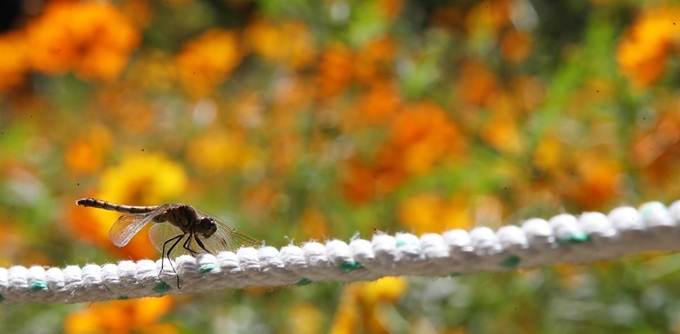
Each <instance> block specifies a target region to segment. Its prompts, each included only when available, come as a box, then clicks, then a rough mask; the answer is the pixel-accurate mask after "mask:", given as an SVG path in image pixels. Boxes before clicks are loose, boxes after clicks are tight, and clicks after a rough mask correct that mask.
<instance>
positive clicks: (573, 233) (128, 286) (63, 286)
mask: <svg viewBox="0 0 680 334" xmlns="http://www.w3.org/2000/svg"><path fill="white" fill-rule="evenodd" d="M679 237H680V200H679V201H676V202H675V203H673V204H672V205H671V206H670V207H669V208H667V207H666V206H664V205H663V204H661V203H659V202H650V203H646V204H644V205H642V206H641V207H640V208H639V210H636V209H635V208H632V207H619V208H616V209H614V210H612V211H611V212H610V213H609V215H604V214H602V213H598V212H587V213H583V214H582V215H581V216H579V217H575V216H572V215H568V214H561V215H558V216H555V217H553V218H551V219H550V220H549V221H546V220H543V219H538V218H534V219H529V220H527V221H525V222H524V223H523V224H522V225H521V226H514V225H513V226H503V227H501V228H500V229H498V231H496V232H494V231H493V230H491V229H489V228H487V227H477V228H475V229H473V230H471V231H470V232H467V231H464V230H451V231H448V232H445V233H443V234H425V235H423V236H421V237H420V238H418V237H416V236H414V235H412V234H408V233H397V234H396V235H395V236H391V235H387V234H383V233H377V234H375V235H374V236H373V239H372V240H371V241H367V240H362V239H355V240H352V241H351V242H350V243H349V245H348V244H347V243H345V242H343V241H340V240H331V241H328V242H327V243H326V244H325V245H324V244H321V243H318V242H308V243H306V244H304V245H303V246H302V248H300V247H298V246H293V245H290V246H285V247H283V248H281V250H278V249H276V248H273V247H262V248H260V249H254V248H241V249H239V250H238V251H237V252H236V253H233V252H221V253H219V254H217V255H216V256H215V255H211V254H201V255H199V256H198V257H197V258H193V257H191V256H187V255H184V256H180V257H178V258H177V259H175V262H174V264H175V268H176V269H177V273H178V275H179V277H180V280H181V289H178V288H177V285H176V279H177V276H176V274H175V273H174V272H173V271H172V269H170V268H171V267H170V265H169V263H165V264H164V266H163V271H162V272H159V270H160V268H161V261H169V260H167V259H162V260H158V261H155V262H154V261H151V260H141V261H137V262H133V261H121V262H119V263H118V264H110V263H109V264H105V265H103V266H99V265H96V264H88V265H85V266H84V267H82V268H80V267H78V266H67V267H65V268H63V269H61V268H49V269H47V270H45V269H44V268H43V267H40V266H33V267H30V268H25V267H21V266H14V267H11V268H9V269H5V268H0V303H78V302H90V301H103V300H112V299H128V298H140V297H158V296H163V295H166V294H184V293H191V292H196V291H202V290H218V289H228V288H231V289H240V288H244V287H249V286H290V285H306V284H309V283H311V282H314V281H326V282H330V281H334V282H353V281H366V280H375V279H378V278H380V277H384V276H399V275H410V276H449V275H455V274H469V273H475V272H481V271H502V270H508V269H513V268H526V267H535V266H539V265H545V264H553V263H559V262H572V263H582V262H589V261H593V260H600V259H611V258H616V257H620V256H623V255H627V254H633V253H637V252H641V251H647V250H662V251H677V250H680V238H679Z"/></svg>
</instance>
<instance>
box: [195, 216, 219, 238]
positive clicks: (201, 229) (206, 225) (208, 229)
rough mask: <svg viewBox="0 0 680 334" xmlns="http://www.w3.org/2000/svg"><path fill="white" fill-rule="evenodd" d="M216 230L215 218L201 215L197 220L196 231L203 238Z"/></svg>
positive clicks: (208, 236)
mask: <svg viewBox="0 0 680 334" xmlns="http://www.w3.org/2000/svg"><path fill="white" fill-rule="evenodd" d="M216 231H217V224H215V220H214V219H212V218H210V217H203V218H201V219H200V220H199V221H198V227H197V229H196V232H197V233H198V234H200V235H201V236H203V237H204V238H210V236H211V235H213V234H215V232H216Z"/></svg>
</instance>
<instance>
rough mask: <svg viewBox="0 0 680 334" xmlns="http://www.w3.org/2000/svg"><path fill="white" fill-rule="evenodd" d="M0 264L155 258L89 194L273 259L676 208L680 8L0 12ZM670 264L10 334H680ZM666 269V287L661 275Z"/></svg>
mask: <svg viewBox="0 0 680 334" xmlns="http://www.w3.org/2000/svg"><path fill="white" fill-rule="evenodd" d="M0 12H3V13H6V15H5V14H3V15H0V19H1V20H3V21H2V22H0V54H1V55H2V56H0V217H2V224H0V244H1V245H2V248H3V251H2V252H1V254H0V266H2V267H9V266H11V265H15V264H16V265H23V266H30V265H34V264H37V265H42V266H59V267H63V266H64V265H67V264H78V265H81V266H82V265H85V264H86V263H104V262H115V261H118V260H121V259H142V258H152V259H155V258H158V257H159V256H160V255H159V254H158V252H157V251H156V250H155V249H154V247H153V245H152V244H151V243H150V242H149V240H148V237H147V229H148V227H147V229H145V230H143V231H142V232H140V233H139V235H138V236H136V237H135V238H133V239H132V241H131V242H130V243H129V245H128V246H126V247H123V248H117V247H115V246H114V245H113V244H112V243H111V242H110V241H109V239H108V230H109V228H110V227H111V225H112V224H113V223H114V222H115V220H116V219H117V217H118V216H119V215H118V214H116V213H111V212H106V211H102V210H93V209H86V208H81V207H76V206H75V205H74V204H73V202H74V200H76V199H78V198H81V197H96V198H102V199H105V200H108V201H112V202H116V203H122V204H133V205H156V204H162V203H167V202H186V203H190V204H192V205H195V206H197V207H199V208H200V209H202V210H205V211H208V212H211V213H213V214H215V215H216V216H218V217H221V218H223V219H225V220H228V221H229V222H231V223H232V224H234V225H235V227H236V228H238V229H239V231H241V232H243V233H245V234H248V235H251V236H253V237H255V238H257V239H261V240H264V241H265V242H266V243H267V244H268V245H272V246H275V247H280V246H283V245H286V244H288V243H289V242H290V240H292V241H293V242H295V243H300V242H304V241H307V240H310V239H311V240H317V241H320V242H323V241H325V240H328V239H333V238H338V239H343V240H349V239H350V238H352V237H353V236H354V235H355V234H356V233H359V235H360V236H361V237H363V238H370V236H371V235H372V234H373V233H374V231H386V232H388V233H394V232H399V231H404V232H412V233H415V234H423V233H430V232H433V233H441V232H444V231H446V230H450V229H458V228H459V229H465V230H469V229H471V228H474V227H476V226H482V225H483V226H489V227H492V228H498V227H500V226H502V225H508V224H519V223H521V221H522V220H523V219H527V218H532V217H540V218H549V217H550V216H551V215H555V214H558V213H561V212H565V211H566V212H571V213H579V212H582V211H601V212H608V211H609V210H611V209H612V208H614V207H616V206H618V205H622V204H630V205H636V204H639V203H642V202H646V201H651V200H659V201H663V202H665V203H669V202H670V201H673V200H676V199H678V198H680V196H679V194H680V183H679V182H673V181H674V180H676V179H678V178H680V96H679V95H678V93H677V89H678V87H679V86H680V84H679V82H678V75H677V74H676V73H677V72H678V69H679V68H680V65H679V64H680V61H679V60H680V54H679V52H680V5H678V4H677V3H676V2H674V1H654V2H649V3H643V2H640V3H636V2H626V1H624V2H616V1H599V0H598V1H595V0H591V1H587V0H583V1H577V2H569V3H565V2H538V1H528V0H512V1H511V0H484V1H476V2H475V1H473V2H470V1H468V2H465V1H462V2H439V3H437V2H417V1H415V2H414V1H403V0H375V1H373V0H371V1H353V0H330V1H323V2H319V1H312V0H301V1H293V2H290V1H260V0H257V1H234V0H220V1H202V0H183V1H179V0H174V1H156V0H143V1H133V0H121V1H76V0H46V1H25V2H22V1H9V2H6V3H5V4H2V5H0ZM679 261H680V258H678V256H677V255H665V254H657V253H654V254H646V255H644V256H633V257H628V258H626V259H621V260H614V261H609V262H605V263H598V264H597V265H592V266H575V265H559V266H553V267H545V268H538V269H535V270H525V271H515V272H508V273H501V274H498V273H496V274H478V275H468V276H456V277H447V278H438V279H434V278H425V279H417V278H403V277H402V278H385V279H382V280H379V281H376V282H360V283H355V284H349V285H342V284H326V283H324V284H320V283H319V284H310V285H305V286H299V287H291V288H281V289H272V290H268V289H248V290H246V291H221V292H214V293H206V294H196V295H189V296H181V297H170V296H166V297H163V298H159V299H142V300H121V301H114V302H109V303H96V304H91V305H72V306H64V305H43V306H37V307H36V308H26V307H24V306H13V308H11V309H9V308H8V309H3V310H2V311H0V322H1V323H2V324H3V326H4V328H3V330H4V331H7V332H38V329H39V332H42V333H51V332H55V333H60V332H67V333H131V332H164V333H174V332H201V333H202V332H230V333H240V332H243V333H252V332H296V333H318V332H333V333H356V332H369V333H392V332H396V333H412V332H418V333H435V332H442V333H468V332H470V333H487V332H522V333H533V332H537V333H538V332H541V333H543V332H547V333H562V332H575V331H587V332H593V330H594V329H595V331H602V332H605V331H606V332H612V331H621V332H631V333H648V332H676V333H677V332H680V331H679V330H680V316H679V315H680V313H679V312H680V307H679V306H678V305H680V303H678V301H679V300H680V289H679V288H678V285H677V281H678V279H680V271H678V270H677V268H679V267H678V265H679V264H680V262H679ZM660 272H661V273H664V274H659V273H660Z"/></svg>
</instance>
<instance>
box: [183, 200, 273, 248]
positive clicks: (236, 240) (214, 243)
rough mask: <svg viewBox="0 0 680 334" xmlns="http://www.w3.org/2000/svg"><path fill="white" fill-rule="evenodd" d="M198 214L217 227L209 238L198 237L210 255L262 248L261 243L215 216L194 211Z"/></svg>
mask: <svg viewBox="0 0 680 334" xmlns="http://www.w3.org/2000/svg"><path fill="white" fill-rule="evenodd" d="M196 211H198V213H199V214H201V215H203V216H205V217H210V218H212V219H213V220H214V221H215V224H216V225H217V231H216V232H215V234H213V235H212V236H210V237H209V238H203V237H201V236H199V239H201V241H202V242H203V245H204V246H205V248H207V249H208V250H209V251H210V252H211V253H213V254H217V253H218V252H220V251H234V252H235V251H236V250H238V249H239V248H241V247H255V248H258V247H260V246H262V241H259V240H257V239H253V238H251V237H249V236H247V235H245V234H243V233H241V232H239V231H237V230H236V229H235V228H233V227H232V226H231V225H229V224H227V223H225V222H224V221H222V220H221V219H218V218H215V216H213V215H210V214H207V213H205V212H203V211H200V210H196ZM199 248H200V247H199Z"/></svg>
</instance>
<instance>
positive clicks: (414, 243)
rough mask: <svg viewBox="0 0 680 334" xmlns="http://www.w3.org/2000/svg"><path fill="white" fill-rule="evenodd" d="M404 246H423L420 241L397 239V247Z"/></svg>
mask: <svg viewBox="0 0 680 334" xmlns="http://www.w3.org/2000/svg"><path fill="white" fill-rule="evenodd" d="M403 246H418V248H422V247H423V246H422V245H421V244H420V242H407V241H404V240H397V248H398V247H403Z"/></svg>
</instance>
